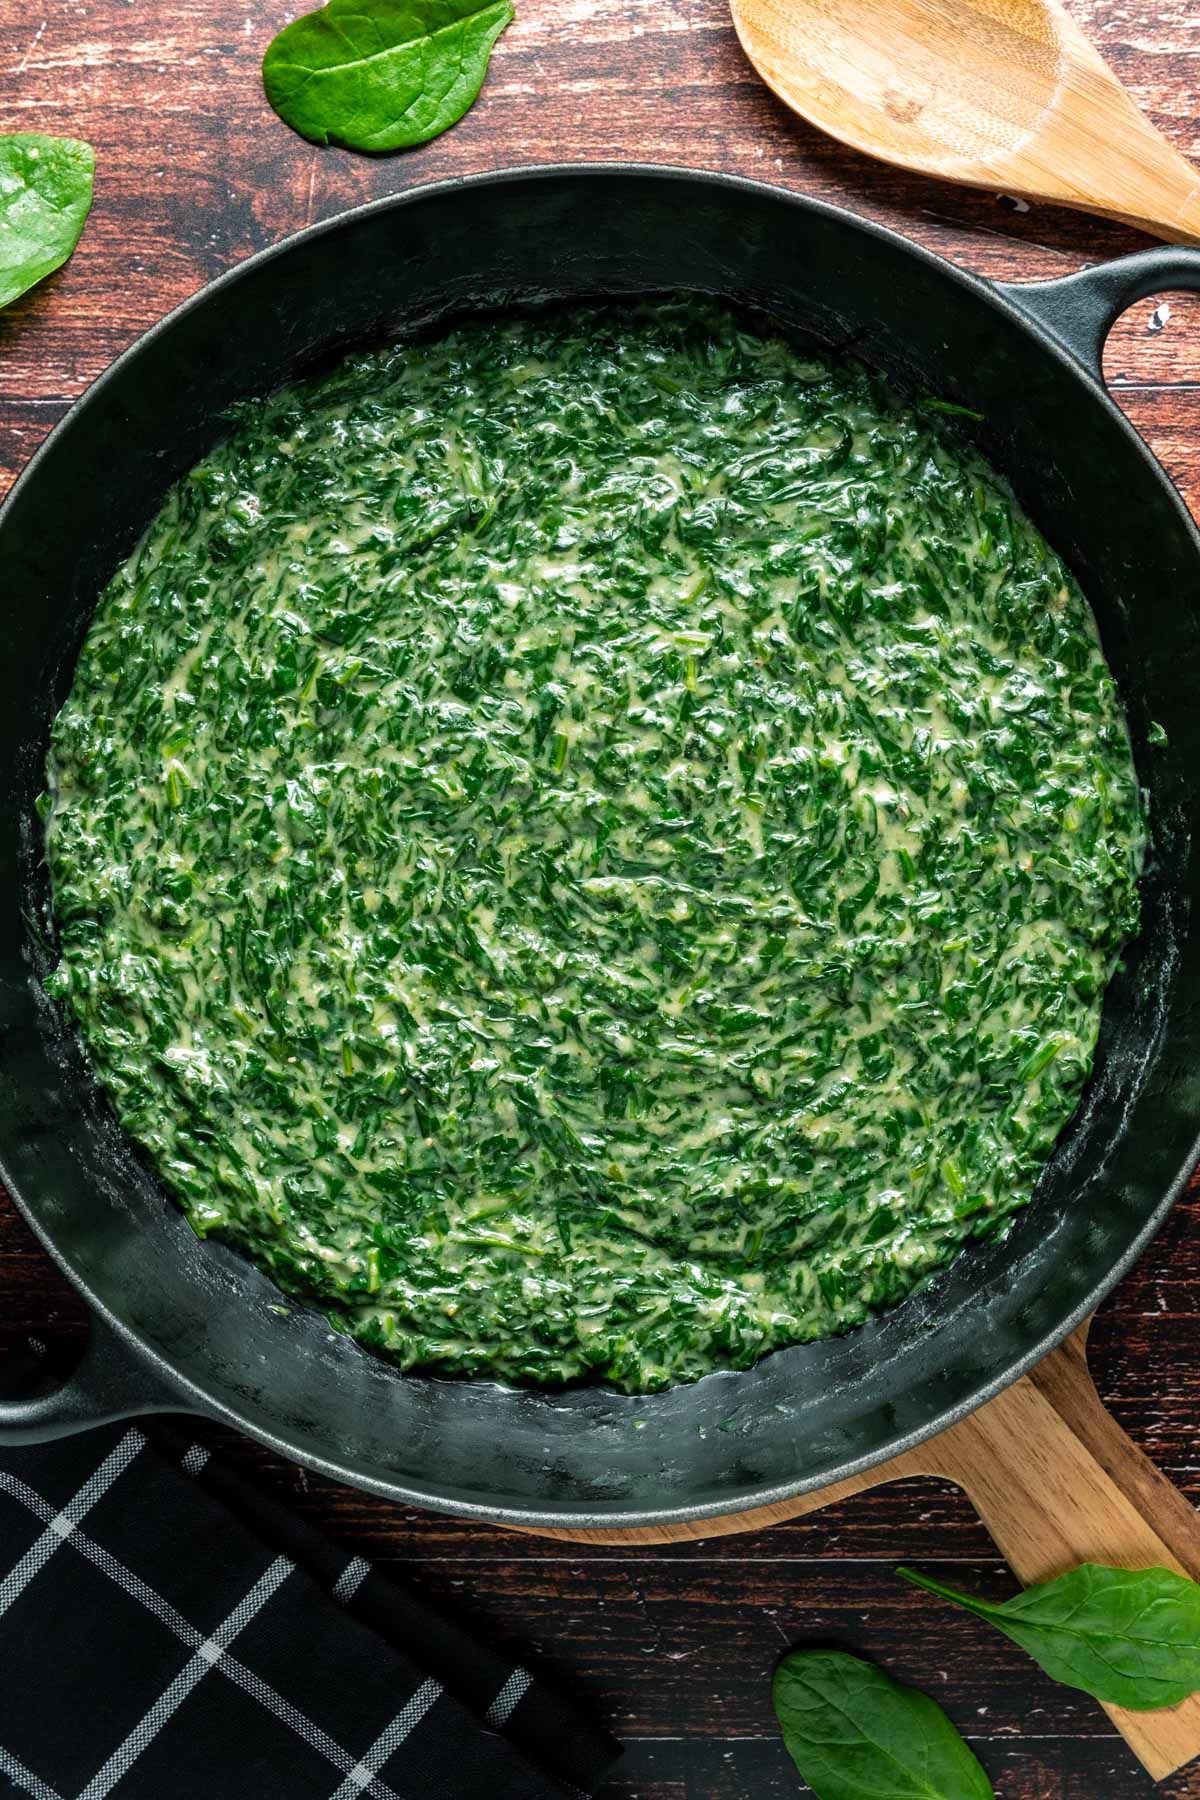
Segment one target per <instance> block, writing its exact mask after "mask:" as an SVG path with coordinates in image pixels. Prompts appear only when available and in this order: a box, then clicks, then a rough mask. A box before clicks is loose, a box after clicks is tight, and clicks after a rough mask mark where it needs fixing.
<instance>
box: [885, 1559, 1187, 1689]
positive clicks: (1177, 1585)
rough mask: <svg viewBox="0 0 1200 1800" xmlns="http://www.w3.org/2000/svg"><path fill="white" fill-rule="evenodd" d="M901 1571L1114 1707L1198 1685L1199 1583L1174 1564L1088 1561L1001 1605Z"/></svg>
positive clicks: (1069, 1684) (910, 1571) (1059, 1676)
mask: <svg viewBox="0 0 1200 1800" xmlns="http://www.w3.org/2000/svg"><path fill="white" fill-rule="evenodd" d="M896 1572H897V1574H898V1575H901V1576H902V1577H903V1578H904V1580H905V1581H911V1582H913V1583H914V1584H915V1585H916V1586H917V1587H920V1588H924V1589H925V1590H926V1591H927V1592H928V1593H931V1594H937V1595H938V1596H939V1597H940V1598H941V1599H943V1600H950V1601H952V1602H953V1604H954V1605H955V1606H965V1607H966V1609H967V1611H968V1612H973V1613H975V1614H976V1615H977V1617H979V1618H981V1619H986V1620H987V1621H988V1622H989V1624H992V1625H995V1626H997V1627H998V1628H999V1629H1000V1630H1001V1631H1002V1632H1003V1633H1004V1635H1005V1637H1009V1638H1011V1639H1012V1641H1013V1643H1014V1644H1019V1645H1020V1646H1021V1648H1022V1650H1026V1651H1028V1653H1029V1655H1030V1656H1032V1657H1033V1659H1034V1661H1035V1662H1038V1663H1040V1664H1041V1666H1042V1668H1043V1669H1044V1670H1045V1671H1046V1673H1047V1675H1049V1676H1051V1677H1053V1679H1054V1680H1055V1681H1061V1682H1063V1683H1065V1685H1066V1686H1067V1687H1074V1688H1082V1690H1083V1692H1084V1693H1085V1694H1091V1695H1092V1696H1093V1698H1094V1699H1096V1700H1104V1701H1107V1702H1108V1704H1109V1705H1110V1706H1125V1707H1128V1708H1129V1709H1130V1711H1132V1712H1152V1711H1154V1709H1155V1708H1157V1707H1160V1706H1175V1705H1177V1704H1178V1703H1179V1701H1180V1700H1185V1699H1186V1698H1187V1696H1188V1695H1189V1694H1194V1693H1195V1692H1196V1691H1197V1690H1198V1689H1200V1587H1198V1586H1197V1585H1196V1583H1195V1582H1194V1581H1189V1580H1188V1579H1187V1577H1186V1576H1185V1575H1176V1574H1175V1573H1174V1572H1173V1571H1172V1570H1171V1569H1110V1568H1106V1567H1105V1566H1104V1565H1103V1564H1101V1563H1082V1564H1081V1565H1080V1567H1079V1568H1077V1569H1072V1570H1071V1571H1070V1572H1069V1573H1068V1574H1066V1575H1060V1576H1059V1577H1058V1578H1057V1580H1055V1581H1045V1582H1042V1583H1040V1584H1039V1585H1038V1586H1036V1587H1029V1588H1026V1589H1025V1591H1024V1593H1022V1594H1017V1595H1016V1596H1015V1597H1014V1598H1013V1599H1011V1600H1005V1601H1003V1602H1001V1603H1000V1604H999V1605H995V1604H993V1603H992V1602H990V1601H987V1600H976V1599H975V1598H974V1597H973V1596H972V1595H970V1594H960V1593H959V1592H958V1591H957V1590H956V1589H954V1588H949V1587H945V1586H943V1584H942V1583H941V1582H940V1581H934V1580H932V1579H931V1578H930V1577H929V1576H928V1575H918V1574H917V1572H916V1570H915V1569H898V1570H897V1571H896Z"/></svg>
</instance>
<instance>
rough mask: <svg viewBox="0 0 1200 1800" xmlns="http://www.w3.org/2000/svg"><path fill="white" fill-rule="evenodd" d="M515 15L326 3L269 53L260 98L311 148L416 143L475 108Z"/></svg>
mask: <svg viewBox="0 0 1200 1800" xmlns="http://www.w3.org/2000/svg"><path fill="white" fill-rule="evenodd" d="M512 16H513V9H512V5H511V0H329V4H328V5H327V6H323V7H321V9H320V10H319V11H318V12H311V13H306V14H305V15H304V17H303V18H302V19H297V20H296V21H295V22H294V23H293V24H291V25H287V26H285V27H284V29H283V30H282V31H281V32H280V33H279V35H278V37H276V38H275V39H273V41H272V42H271V43H270V44H269V45H268V47H267V53H266V55H265V56H264V57H263V86H264V87H265V89H266V92H267V99H268V100H269V101H270V102H271V105H272V106H273V107H274V108H275V111H276V112H277V113H278V114H279V116H280V118H281V119H283V120H285V121H286V123H287V124H289V125H290V126H291V127H292V129H293V131H298V132H299V133H300V135H301V137H306V138H310V139H311V140H312V142H313V143H314V144H328V143H331V142H332V143H338V144H345V145H347V146H348V147H349V148H350V149H351V150H399V149H401V148H403V147H404V146H405V145H410V144H423V143H425V142H426V140H427V139H428V138H432V137H437V135H438V133H439V132H442V131H445V130H447V129H448V127H449V126H451V125H453V124H455V123H457V121H458V120H459V119H461V118H462V116H463V114H464V113H465V112H466V111H467V110H468V108H469V107H470V106H471V105H472V103H473V102H474V100H475V97H476V95H477V94H478V93H479V90H480V88H481V86H482V85H483V77H484V75H485V74H486V72H487V66H488V57H489V56H490V55H491V50H492V45H493V44H494V43H495V41H496V39H497V38H498V37H499V35H500V33H501V32H502V31H503V30H504V27H505V26H506V25H507V24H508V23H509V21H510V19H511V18H512Z"/></svg>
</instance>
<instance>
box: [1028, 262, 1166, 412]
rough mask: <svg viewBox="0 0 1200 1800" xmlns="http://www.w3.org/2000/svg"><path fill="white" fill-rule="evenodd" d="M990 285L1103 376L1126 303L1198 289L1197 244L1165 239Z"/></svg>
mask: <svg viewBox="0 0 1200 1800" xmlns="http://www.w3.org/2000/svg"><path fill="white" fill-rule="evenodd" d="M994 286H995V288H996V291H997V292H998V293H999V294H1001V295H1002V296H1003V298H1004V299H1005V300H1007V301H1009V302H1010V303H1011V304H1012V305H1013V306H1015V307H1016V308H1017V310H1018V312H1022V313H1024V314H1025V315H1026V317H1027V318H1031V319H1032V320H1033V321H1034V323H1035V324H1037V325H1040V326H1042V328H1043V329H1044V330H1046V331H1048V332H1049V333H1050V335H1051V336H1052V337H1054V338H1057V339H1058V341H1059V343H1060V344H1062V345H1063V346H1064V348H1065V349H1067V350H1069V351H1070V352H1071V354H1072V356H1074V357H1075V358H1076V359H1077V360H1078V361H1079V362H1081V363H1082V364H1083V365H1084V367H1085V368H1086V369H1087V370H1088V372H1089V373H1090V374H1092V375H1094V376H1095V377H1096V379H1097V380H1098V381H1102V380H1103V379H1104V374H1103V356H1104V341H1105V339H1106V338H1107V336H1108V334H1109V332H1110V331H1111V330H1112V328H1113V326H1114V325H1115V324H1116V322H1117V320H1118V319H1119V318H1120V316H1121V314H1122V313H1123V312H1124V311H1125V310H1126V309H1127V308H1128V307H1130V306H1133V305H1134V304H1135V303H1136V302H1137V301H1138V300H1145V299H1146V298H1147V297H1148V296H1149V295H1150V294H1162V293H1179V292H1181V291H1182V292H1185V293H1193V294H1195V293H1200V250H1187V249H1183V248H1181V247H1179V246H1178V245H1174V244H1164V245H1162V246H1161V248H1158V249H1154V250H1139V251H1137V252H1136V253H1135V254H1134V255H1133V256H1119V257H1117V259H1116V260H1115V261H1114V262H1107V263H1097V264H1096V265H1095V266H1094V267H1093V268H1090V269H1080V270H1079V272H1078V273H1077V274H1075V275H1063V276H1060V277H1059V278H1058V280H1056V281H1025V282H1008V281H997V282H996V283H995V284H994Z"/></svg>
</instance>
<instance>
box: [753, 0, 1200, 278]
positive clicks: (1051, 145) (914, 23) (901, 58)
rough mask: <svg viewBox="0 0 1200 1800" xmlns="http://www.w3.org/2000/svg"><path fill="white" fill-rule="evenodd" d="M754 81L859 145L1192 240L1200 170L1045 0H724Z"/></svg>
mask: <svg viewBox="0 0 1200 1800" xmlns="http://www.w3.org/2000/svg"><path fill="white" fill-rule="evenodd" d="M731 6H732V11H733V22H734V24H735V25H736V27H737V33H738V36H739V38H740V39H741V41H742V47H743V49H744V50H745V52H746V55H747V56H748V57H749V58H750V61H751V62H752V63H753V64H754V66H755V68H756V69H757V70H758V72H759V74H760V75H761V76H762V78H763V80H764V81H765V82H766V83H767V86H768V87H770V88H772V89H773V90H774V91H775V93H777V94H778V95H779V97H780V99H781V100H783V101H785V102H786V104H787V105H788V106H790V107H792V108H793V109H794V110H795V111H796V112H798V113H801V114H802V115H803V116H804V118H806V119H809V120H811V122H812V123H813V124H814V125H819V126H820V127H821V129H822V130H823V131H827V132H829V133H830V134H831V135H832V136H833V137H836V138H840V139H841V140H842V142H843V143H846V144H853V145H854V146H855V148H856V149H859V150H864V151H865V152H866V153H867V155H868V156H878V157H881V158H882V159H883V160H884V161H885V162H892V163H899V164H900V165H901V166H902V167H903V168H906V169H919V170H920V171H922V173H924V174H927V175H937V176H941V177H942V178H943V179H945V180H947V181H959V182H964V183H966V184H967V185H968V186H971V187H984V188H992V189H996V190H999V191H1001V192H1004V193H1009V194H1013V195H1024V196H1027V197H1028V198H1030V199H1035V200H1051V201H1054V202H1055V203H1057V204H1059V205H1062V206H1077V207H1081V208H1082V209H1083V210H1084V211H1085V212H1095V213H1103V214H1104V215H1105V216H1106V217H1107V218H1112V219H1122V220H1124V221H1125V222H1127V223H1128V224H1131V225H1136V226H1138V227H1139V228H1140V229H1141V230H1143V231H1148V232H1150V233H1151V234H1152V235H1154V236H1156V237H1163V238H1169V239H1170V240H1172V241H1173V242H1176V243H1191V244H1195V243H1200V172H1197V170H1195V169H1194V168H1193V167H1192V166H1191V164H1190V163H1188V162H1186V161H1185V160H1184V158H1183V157H1182V156H1180V155H1179V153H1178V152H1177V151H1175V150H1173V149H1172V148H1171V146H1170V145H1169V144H1168V143H1167V141H1166V139H1165V138H1164V137H1162V136H1161V134H1160V133H1159V132H1158V131H1156V130H1155V128H1154V126H1153V125H1151V123H1150V121H1149V119H1147V117H1146V115H1145V114H1144V113H1143V112H1142V111H1141V109H1140V108H1139V107H1138V106H1137V105H1136V103H1135V102H1134V100H1133V99H1132V97H1131V96H1130V95H1129V94H1128V93H1127V92H1126V90H1125V89H1124V88H1123V87H1122V86H1121V83H1120V82H1119V81H1118V80H1117V78H1116V76H1115V75H1114V74H1113V73H1112V71H1111V70H1110V69H1109V68H1108V67H1107V65H1106V64H1105V63H1104V61H1103V59H1102V58H1101V57H1100V55H1099V53H1098V52H1097V51H1096V50H1094V49H1093V47H1092V45H1091V44H1090V43H1089V42H1088V40H1087V39H1086V38H1085V37H1084V35H1083V33H1082V32H1081V31H1080V30H1079V27H1078V26H1077V25H1075V24H1074V23H1073V21H1072V20H1071V19H1070V18H1069V17H1068V16H1067V14H1066V13H1065V12H1064V11H1063V9H1062V7H1061V6H1060V5H1059V4H1058V0H731Z"/></svg>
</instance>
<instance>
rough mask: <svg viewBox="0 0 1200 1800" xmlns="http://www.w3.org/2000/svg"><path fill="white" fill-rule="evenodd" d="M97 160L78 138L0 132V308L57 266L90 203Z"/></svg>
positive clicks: (71, 247)
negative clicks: (0, 133) (4, 133)
mask: <svg viewBox="0 0 1200 1800" xmlns="http://www.w3.org/2000/svg"><path fill="white" fill-rule="evenodd" d="M95 163H96V158H95V154H94V152H93V150H92V146H91V145H90V144H85V143H83V142H82V141H81V140H80V139H79V138H60V137H43V136H42V134H41V133H40V132H35V131H16V132H10V133H8V134H7V135H0V306H7V305H8V303H9V302H10V300H15V299H16V298H17V297H18V295H20V294H23V293H24V292H25V291H26V289H27V288H31V287H33V286H34V284H35V283H36V282H39V281H42V280H43V279H44V278H45V277H46V276H47V275H51V274H53V272H54V270H55V269H58V268H61V267H62V265H63V263H65V262H66V260H67V258H68V256H70V254H71V252H72V250H74V248H75V246H76V244H77V243H78V242H79V234H80V232H81V231H82V230H83V227H84V222H85V221H86V219H87V216H88V213H89V211H90V210H91V205H92V174H93V171H94V169H95Z"/></svg>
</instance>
